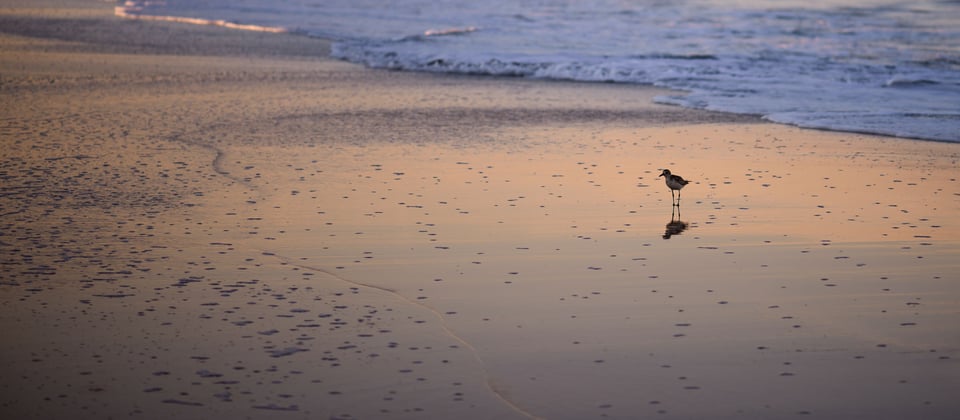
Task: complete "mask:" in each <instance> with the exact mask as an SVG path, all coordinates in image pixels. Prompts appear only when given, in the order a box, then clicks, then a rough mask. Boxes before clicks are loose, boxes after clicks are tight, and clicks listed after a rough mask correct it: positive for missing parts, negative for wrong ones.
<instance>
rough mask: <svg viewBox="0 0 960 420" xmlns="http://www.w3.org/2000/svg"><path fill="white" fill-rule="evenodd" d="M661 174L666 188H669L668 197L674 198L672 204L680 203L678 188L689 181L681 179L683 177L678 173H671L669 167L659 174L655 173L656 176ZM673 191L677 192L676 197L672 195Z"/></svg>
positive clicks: (677, 204)
mask: <svg viewBox="0 0 960 420" xmlns="http://www.w3.org/2000/svg"><path fill="white" fill-rule="evenodd" d="M661 176H662V177H663V179H664V182H666V184H667V188H670V197H671V198H673V200H674V201H673V202H674V204H673V205H675V206H679V205H680V189H682V188H683V186H684V185H687V184H689V183H690V181H687V180H685V179H683V177H681V176H680V175H674V174H671V173H670V170H669V169H664V170H663V172H661V173H660V175H657V177H661ZM674 191H676V192H677V195H676V197H674V195H673V192H674Z"/></svg>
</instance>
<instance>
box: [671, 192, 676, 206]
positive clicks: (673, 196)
mask: <svg viewBox="0 0 960 420" xmlns="http://www.w3.org/2000/svg"><path fill="white" fill-rule="evenodd" d="M676 204H677V196H676V195H674V193H673V189H670V205H674V206H675V205H676Z"/></svg>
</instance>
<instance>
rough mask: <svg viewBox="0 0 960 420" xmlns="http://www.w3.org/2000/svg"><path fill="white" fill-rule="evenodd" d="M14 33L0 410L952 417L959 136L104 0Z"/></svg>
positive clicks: (36, 13)
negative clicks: (148, 18)
mask: <svg viewBox="0 0 960 420" xmlns="http://www.w3.org/2000/svg"><path fill="white" fill-rule="evenodd" d="M17 6H19V7H17ZM0 28H2V29H0V91H2V95H0V101H2V107H0V109H2V111H0V112H2V130H0V139H2V144H3V149H2V151H0V176H2V180H3V181H2V184H0V258H2V260H0V261H2V268H0V328H2V330H3V331H4V340H3V342H2V343H3V344H0V362H2V366H0V369H2V372H0V377H2V378H3V379H2V381H0V414H3V417H4V418H76V417H85V418H111V417H134V418H172V417H176V418H209V417H211V416H216V417H223V418H244V417H249V418H266V417H270V418H450V417H462V418H551V419H583V418H598V417H613V418H646V417H654V418H679V419H685V418H747V419H761V418H762V419H776V418H796V417H798V416H799V417H800V418H824V419H845V418H888V419H902V418H929V419H947V418H955V416H956V415H957V413H958V412H960V401H958V400H957V399H956V390H957V389H958V387H960V364H958V360H960V327H958V325H960V309H958V308H960V182H958V180H957V177H958V174H957V170H956V168H957V165H958V159H960V147H958V146H957V145H954V144H945V143H932V142H920V141H912V140H903V139H893V138H885V137H877V136H865V135H857V134H849V133H833V132H824V131H814V130H800V129H796V128H791V127H785V126H780V125H775V124H769V123H766V122H764V121H761V120H759V119H757V118H752V117H743V116H733V115H727V114H717V113H708V112H696V111H691V110H684V109H681V108H675V107H667V106H660V105H656V104H653V102H652V101H653V98H654V97H655V96H656V95H659V94H663V93H664V92H663V91H660V90H658V89H655V88H650V87H642V86H622V85H603V84H580V83H561V82H544V81H531V80H521V79H498V78H475V77H454V76H441V75H429V74H407V73H396V72H383V71H373V70H367V69H363V68H361V67H358V66H354V65H351V64H347V63H342V62H338V61H333V60H329V59H326V58H324V56H325V54H326V52H327V51H328V49H329V45H328V44H327V43H326V42H324V41H322V40H311V39H305V38H299V37H295V36H291V35H284V34H265V33H251V32H243V31H232V30H228V29H224V28H216V27H205V26H191V25H183V24H176V23H167V22H139V21H132V20H124V19H121V18H117V17H115V16H113V10H112V5H111V4H107V3H102V4H101V3H93V4H87V3H84V2H79V1H53V2H39V3H38V2H32V3H24V5H22V6H21V5H19V4H18V3H16V2H14V6H11V7H8V8H4V9H0ZM118 34H120V35H122V36H118ZM661 168H670V169H671V170H672V171H673V172H674V173H677V174H680V175H682V176H684V177H685V178H687V179H690V180H691V183H690V184H689V185H687V186H686V188H684V189H683V192H682V199H681V205H680V207H679V215H678V214H677V212H678V209H675V208H672V206H671V203H670V192H669V190H668V189H667V188H666V187H665V186H664V184H663V181H662V178H658V177H657V175H658V174H659V173H660V170H659V169H661Z"/></svg>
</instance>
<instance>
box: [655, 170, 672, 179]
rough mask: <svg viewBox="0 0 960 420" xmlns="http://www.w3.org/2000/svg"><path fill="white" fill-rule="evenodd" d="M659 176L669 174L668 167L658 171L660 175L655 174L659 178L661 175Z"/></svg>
mask: <svg viewBox="0 0 960 420" xmlns="http://www.w3.org/2000/svg"><path fill="white" fill-rule="evenodd" d="M661 176H670V170H669V169H664V170H663V172H660V175H657V178H659V177H661Z"/></svg>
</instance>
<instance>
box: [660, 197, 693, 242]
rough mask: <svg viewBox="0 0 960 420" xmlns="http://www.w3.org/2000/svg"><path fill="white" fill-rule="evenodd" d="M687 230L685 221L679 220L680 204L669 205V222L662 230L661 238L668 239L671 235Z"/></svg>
mask: <svg viewBox="0 0 960 420" xmlns="http://www.w3.org/2000/svg"><path fill="white" fill-rule="evenodd" d="M685 230H687V222H684V221H682V220H680V204H679V203H678V204H677V205H675V206H671V210H670V223H667V229H666V230H665V231H664V232H663V239H670V237H671V236H673V235H679V234H681V233H683V231H685Z"/></svg>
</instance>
